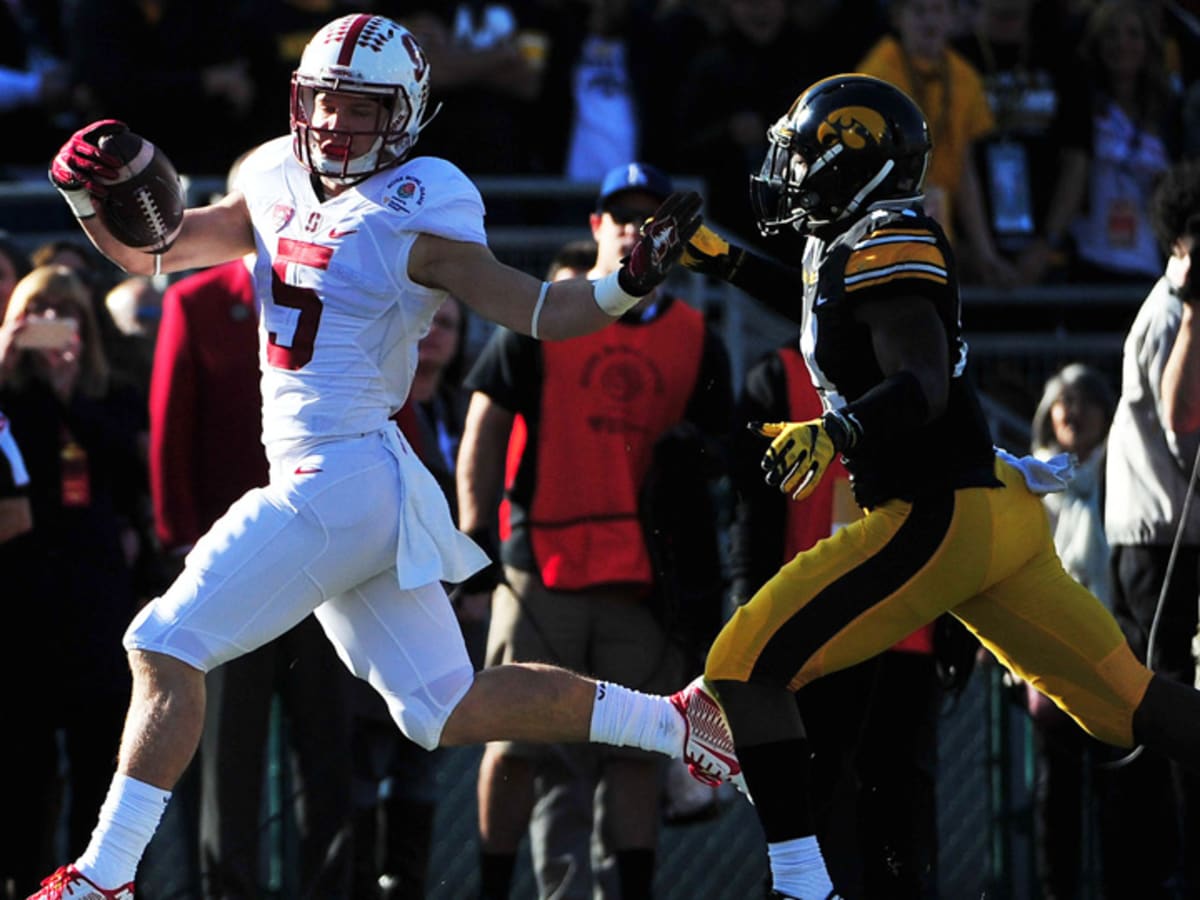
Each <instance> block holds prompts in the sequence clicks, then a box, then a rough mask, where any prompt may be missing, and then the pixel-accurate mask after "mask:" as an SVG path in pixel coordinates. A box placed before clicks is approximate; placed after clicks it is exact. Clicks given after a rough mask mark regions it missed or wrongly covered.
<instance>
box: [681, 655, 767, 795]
mask: <svg viewBox="0 0 1200 900" xmlns="http://www.w3.org/2000/svg"><path fill="white" fill-rule="evenodd" d="M669 699H670V701H671V705H672V706H674V707H675V708H676V709H677V710H679V714H680V715H681V716H683V723H684V736H683V761H684V762H685V763H687V767H688V771H689V772H691V773H692V777H693V778H695V779H697V780H699V781H702V782H704V783H705V784H707V785H711V786H713V787H716V786H717V785H719V784H720V783H721V782H723V781H728V782H729V783H730V784H732V785H733V786H734V787H736V788H737V789H738V790H739V791H741V792H742V793H743V794H745V795H746V796H747V797H749V796H750V792H749V791H748V790H747V788H746V779H745V777H744V776H743V775H742V766H741V764H740V763H739V762H738V758H737V752H736V751H735V750H734V747H733V733H732V732H731V731H730V729H729V721H728V720H727V719H726V718H725V711H724V710H723V709H721V704H720V702H719V701H718V700H717V695H716V693H715V692H714V691H713V689H712V687H711V686H709V684H708V682H707V681H705V680H704V676H703V675H701V676H700V677H699V678H697V679H696V680H695V681H693V682H692V683H691V684H689V685H688V686H687V687H685V688H684V689H683V690H681V691H678V692H677V693H674V694H672V695H671V696H670V698H669Z"/></svg>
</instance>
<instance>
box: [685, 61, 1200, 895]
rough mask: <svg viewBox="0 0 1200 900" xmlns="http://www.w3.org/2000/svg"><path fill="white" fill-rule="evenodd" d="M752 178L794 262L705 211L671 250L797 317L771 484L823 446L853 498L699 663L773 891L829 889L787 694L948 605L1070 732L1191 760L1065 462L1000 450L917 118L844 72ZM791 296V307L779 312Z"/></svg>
mask: <svg viewBox="0 0 1200 900" xmlns="http://www.w3.org/2000/svg"><path fill="white" fill-rule="evenodd" d="M768 136H769V139H770V148H769V150H768V152H767V156H766V159H765V161H764V162H763V166H762V170H761V172H760V174H759V175H757V176H755V177H754V178H753V179H752V191H753V199H754V202H755V208H756V212H757V216H758V221H759V227H760V228H761V229H762V230H763V232H764V233H767V234H769V233H772V232H774V231H776V230H778V229H780V228H783V227H785V226H791V227H792V228H795V229H796V230H797V231H799V232H800V233H802V234H804V235H806V236H807V239H806V243H805V245H804V257H803V265H802V266H801V267H800V268H799V269H789V268H788V267H786V266H783V265H782V264H780V263H778V262H775V261H771V260H767V259H764V258H762V257H759V256H756V255H752V254H749V253H747V252H746V251H745V250H744V249H742V248H740V247H736V246H732V245H730V244H729V243H728V242H727V241H725V240H724V239H723V238H721V237H720V236H718V235H717V234H715V233H714V232H712V231H711V230H709V229H707V228H702V229H701V231H700V232H699V233H698V234H697V235H696V236H695V237H694V238H693V239H692V241H691V244H690V247H689V252H688V254H687V255H686V256H685V259H684V264H685V265H689V266H690V267H691V268H693V269H696V270H699V271H701V272H705V273H708V274H712V275H715V276H718V277H721V278H725V279H727V280H729V281H731V282H732V283H733V284H735V285H737V286H739V287H741V288H743V289H744V290H746V291H747V292H748V293H750V294H751V295H752V296H756V297H758V298H760V299H762V300H763V301H764V302H766V303H768V304H770V305H772V306H774V307H776V308H778V309H779V310H780V311H781V312H784V313H786V314H788V315H790V316H791V317H792V318H793V319H797V318H798V319H799V321H800V322H801V338H800V346H801V350H802V351H803V354H804V356H805V359H806V362H807V364H808V368H809V371H810V373H811V375H812V378H813V382H814V384H816V385H817V386H818V388H819V389H820V391H821V394H822V399H823V405H824V409H825V412H824V414H823V415H822V416H821V417H820V418H818V419H814V420H811V421H807V422H774V423H763V424H761V425H759V426H758V430H759V432H760V433H761V434H762V435H764V436H765V437H767V438H770V439H771V440H770V445H769V447H767V449H766V452H765V455H764V456H763V460H762V467H763V469H764V470H765V472H766V478H767V481H768V483H770V484H773V485H776V486H778V487H779V488H780V489H781V490H782V491H784V492H785V493H787V494H789V495H791V496H792V497H793V498H794V499H796V500H803V499H804V498H805V497H807V496H808V494H809V493H811V492H812V490H813V489H814V488H815V486H816V484H817V482H818V481H819V480H820V479H821V477H822V475H823V474H824V472H825V469H826V467H827V466H828V465H829V463H830V461H831V460H832V459H833V458H834V456H835V455H837V454H841V455H842V456H843V458H844V461H845V464H846V467H847V469H848V470H849V471H850V473H851V476H852V479H853V489H854V494H855V499H856V501H857V502H858V504H859V505H860V506H861V507H863V509H864V510H866V513H867V514H866V515H865V516H864V517H863V518H861V519H859V520H857V521H855V522H853V523H851V524H849V525H847V526H846V527H845V528H843V529H841V530H840V531H838V532H837V533H836V534H835V535H833V536H832V537H830V538H828V539H826V540H823V541H821V542H819V543H818V544H817V545H816V546H815V547H813V548H812V549H811V550H808V551H806V552H803V553H801V554H799V555H797V556H796V557H795V558H793V559H792V560H791V561H790V562H788V563H787V564H785V565H784V566H783V568H781V569H780V570H779V572H778V573H777V574H776V575H775V576H774V577H773V578H771V579H770V580H769V581H768V582H767V583H766V584H765V585H764V586H763V587H762V588H761V589H760V590H759V591H758V592H757V593H756V594H755V595H754V596H753V597H752V598H751V599H750V600H749V601H748V602H747V603H746V604H745V605H744V606H742V607H740V608H739V609H738V610H737V612H736V613H735V614H734V615H733V616H732V617H731V619H730V620H729V622H728V623H727V624H726V625H725V627H724V629H723V630H722V632H721V633H720V635H719V636H718V637H717V639H716V641H715V643H714V644H713V646H712V649H711V651H710V653H709V656H708V660H707V665H706V671H705V676H706V677H707V679H708V681H709V682H710V683H711V685H712V686H713V688H714V689H715V690H716V692H717V694H718V695H719V697H720V700H721V702H722V704H723V706H724V707H725V711H726V714H727V716H728V719H729V723H730V726H731V729H732V732H733V735H734V740H735V744H736V749H737V754H738V758H739V760H740V762H741V766H742V770H743V772H744V775H745V779H746V782H747V784H748V787H749V791H750V794H751V796H752V797H753V799H754V801H755V808H756V810H757V811H758V814H759V817H760V819H761V821H762V825H763V829H764V832H765V834H766V838H767V842H768V850H769V856H770V862H771V872H772V877H773V881H774V885H773V887H774V891H773V894H772V896H775V897H780V898H803V900H810V898H824V897H826V896H829V895H831V893H832V890H833V886H832V884H831V883H830V880H829V876H828V874H827V873H826V870H825V865H824V861H823V860H822V858H821V854H820V850H819V849H818V847H817V845H816V841H815V839H814V838H813V836H812V835H813V831H814V829H813V821H812V813H811V809H810V806H809V801H808V779H809V773H808V757H809V753H808V748H807V746H806V743H807V742H806V739H805V735H804V730H803V727H802V723H801V722H800V719H799V716H798V713H797V711H796V705H795V703H794V702H793V699H792V697H791V695H790V692H791V691H796V690H799V689H800V688H802V687H803V686H804V685H805V684H807V683H809V682H811V681H812V680H813V679H815V678H818V677H820V676H821V675H824V674H826V673H829V672H833V671H836V670H839V669H842V668H845V667H847V666H850V665H853V664H854V663H857V662H860V661H862V660H864V659H866V658H868V657H871V656H873V655H875V654H878V653H880V652H882V651H883V650H885V649H886V648H888V647H889V646H891V645H892V644H894V643H895V642H896V641H897V640H899V639H900V638H902V637H904V636H905V635H907V634H909V633H910V632H912V631H913V630H914V629H916V628H918V627H920V626H921V625H924V624H925V623H927V622H930V621H932V620H933V619H934V618H935V617H936V616H938V615H939V614H941V613H943V612H947V611H949V612H952V613H953V615H955V616H956V617H958V618H959V619H960V620H961V621H962V622H963V623H965V624H966V626H967V627H968V628H969V629H970V630H971V631H972V632H974V633H975V635H976V636H977V637H978V638H979V640H980V641H981V642H982V643H983V645H984V646H985V647H987V648H988V650H990V651H991V652H992V653H993V654H994V655H995V656H996V657H997V658H998V659H999V660H1000V661H1001V662H1002V663H1003V664H1004V665H1005V666H1007V667H1008V668H1009V669H1011V670H1012V671H1013V672H1014V673H1015V674H1016V675H1018V676H1019V677H1021V678H1023V679H1024V680H1026V681H1028V682H1029V683H1031V684H1033V685H1034V686H1035V687H1037V688H1038V689H1039V690H1041V691H1042V692H1043V693H1045V694H1046V695H1047V696H1049V697H1050V698H1052V699H1053V700H1054V701H1055V702H1056V703H1057V704H1058V705H1059V706H1061V707H1062V708H1063V709H1064V710H1065V711H1066V712H1067V713H1068V714H1070V715H1071V716H1072V717H1073V718H1074V719H1075V720H1076V721H1077V722H1078V723H1079V724H1080V725H1081V726H1082V727H1083V728H1084V729H1086V730H1087V731H1088V732H1090V733H1091V734H1092V735H1094V736H1096V737H1097V738H1099V739H1101V740H1103V741H1106V742H1108V743H1110V744H1114V745H1117V746H1122V747H1129V746H1132V745H1133V744H1134V743H1135V742H1142V743H1144V744H1145V745H1147V746H1151V747H1154V748H1156V749H1158V750H1160V751H1162V752H1164V753H1166V754H1167V755H1169V756H1172V757H1173V758H1176V759H1185V758H1186V759H1190V760H1192V761H1196V760H1200V693H1197V692H1195V691H1193V690H1191V689H1190V688H1187V687H1185V686H1182V685H1179V684H1178V683H1172V682H1169V681H1166V680H1164V679H1163V678H1161V677H1160V676H1157V675H1154V674H1152V673H1151V672H1150V671H1149V670H1148V669H1147V668H1145V667H1144V666H1143V665H1142V664H1141V663H1140V662H1138V660H1137V659H1136V658H1135V657H1134V655H1133V653H1132V652H1131V651H1130V649H1129V646H1128V645H1127V644H1126V642H1125V639H1124V637H1123V636H1122V633H1121V630H1120V628H1118V626H1117V623H1116V622H1115V621H1114V620H1113V618H1112V616H1111V615H1110V614H1109V613H1108V611H1107V610H1106V609H1105V608H1104V607H1103V606H1102V605H1101V603H1100V602H1099V601H1098V600H1096V598H1095V597H1093V596H1092V595H1091V594H1090V593H1088V592H1087V591H1086V590H1085V589H1084V588H1083V587H1081V586H1080V585H1079V584H1078V583H1077V582H1076V581H1074V580H1073V579H1072V578H1071V576H1070V575H1068V574H1067V573H1066V572H1065V571H1064V570H1063V567H1062V564H1061V563H1060V562H1059V559H1058V556H1057V554H1056V552H1055V549H1054V545H1053V543H1052V541H1051V535H1050V532H1049V527H1048V525H1047V520H1046V515H1045V512H1044V510H1043V507H1042V502H1041V499H1040V497H1039V494H1042V493H1045V492H1047V491H1048V490H1058V489H1061V488H1062V487H1063V486H1064V483H1065V482H1064V479H1065V478H1066V477H1069V469H1070V464H1069V461H1067V460H1065V459H1061V460H1057V461H1053V462H1051V463H1043V462H1039V461H1037V460H1034V459H1032V458H1024V459H1016V458H1015V457H1012V456H1010V455H1009V454H1006V453H1004V452H1003V451H999V450H997V449H996V448H994V446H993V443H992V436H991V434H990V433H989V430H988V426H987V423H986V420H985V419H984V417H983V415H982V413H981V411H980V406H979V403H978V400H977V398H976V395H975V393H974V391H973V389H972V387H971V385H970V383H969V382H968V380H967V377H966V374H967V373H966V363H967V348H966V344H965V342H964V341H963V339H962V329H961V325H960V321H959V305H960V304H959V296H958V293H959V292H958V283H957V277H956V271H955V263H954V258H953V255H952V253H951V249H950V246H949V244H948V242H947V240H946V237H945V235H944V233H943V232H942V229H941V228H940V227H939V225H938V223H937V222H935V221H934V220H933V219H931V218H929V217H927V216H926V215H924V213H923V212H922V208H921V194H922V187H923V182H924V176H925V169H926V165H927V162H928V158H929V151H930V141H929V131H928V128H927V125H926V122H925V119H924V117H923V116H922V114H921V112H920V110H919V109H918V108H917V106H916V105H915V104H914V103H913V102H912V100H911V99H910V98H909V97H908V96H907V95H905V94H904V93H903V92H901V91H900V90H898V89H897V88H895V87H893V86H891V85H890V84H888V83H887V82H884V81H880V80H878V79H875V78H871V77H868V76H864V75H840V76H835V77H833V78H829V79H825V80H823V81H820V82H817V83H816V84H815V85H813V86H812V87H810V88H809V89H808V90H807V91H805V92H804V93H803V94H802V95H801V96H800V97H799V98H798V99H797V100H796V102H795V103H794V104H793V105H792V108H791V109H790V110H789V111H788V113H787V114H786V115H785V116H784V117H783V118H781V119H780V120H779V121H778V122H776V123H775V125H774V126H772V128H771V129H770V131H769V133H768ZM789 305H790V306H792V307H793V308H791V309H788V308H787V307H788V306H789Z"/></svg>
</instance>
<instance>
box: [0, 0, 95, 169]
mask: <svg viewBox="0 0 1200 900" xmlns="http://www.w3.org/2000/svg"><path fill="white" fill-rule="evenodd" d="M64 6H65V4H60V3H43V2H38V0H6V2H4V3H0V129H3V133H4V134H14V135H15V134H19V135H20V136H21V139H20V140H19V141H13V142H12V143H13V146H12V147H9V148H7V149H6V150H5V152H4V161H3V162H2V163H0V180H9V179H12V180H17V179H32V178H36V179H37V180H38V181H39V182H40V181H41V177H42V169H43V167H44V166H45V161H46V157H48V156H50V155H51V154H53V153H54V148H55V147H56V146H57V145H58V143H59V142H60V140H61V134H60V132H61V130H62V128H63V127H64V125H66V126H67V127H69V128H73V127H75V125H74V117H73V114H74V113H75V112H76V107H77V106H78V105H79V104H80V103H82V102H84V99H85V97H84V93H83V90H82V88H81V87H80V86H79V85H77V84H76V82H75V80H74V79H73V78H72V75H71V71H70V67H69V66H68V65H67V62H66V52H65V47H64V45H63V34H62V21H61V16H62V9H63V7H64Z"/></svg>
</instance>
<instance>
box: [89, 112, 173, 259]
mask: <svg viewBox="0 0 1200 900" xmlns="http://www.w3.org/2000/svg"><path fill="white" fill-rule="evenodd" d="M99 146H100V149H101V150H103V151H105V152H106V153H111V154H112V155H113V156H115V157H117V158H118V159H119V160H121V163H122V165H121V168H120V169H118V170H117V177H116V178H112V179H107V178H106V179H100V183H101V184H103V185H104V186H105V187H106V188H107V194H106V195H105V196H104V197H99V198H96V201H95V203H96V208H97V209H98V210H99V211H100V214H101V215H102V216H103V217H104V222H105V224H106V225H108V230H109V231H111V232H112V235H113V237H115V238H116V239H117V240H119V241H120V242H121V243H122V244H125V245H126V246H128V247H133V248H135V249H137V250H144V251H145V252H146V253H165V252H166V251H167V250H168V249H169V248H170V246H171V244H172V243H173V242H174V240H175V238H176V237H177V236H178V235H179V229H180V226H181V225H182V224H183V211H184V209H185V208H186V206H187V203H186V200H185V198H184V195H183V185H182V183H181V182H180V180H179V173H177V172H176V171H175V166H174V165H173V164H172V162H171V160H169V159H168V158H167V155H166V154H165V153H163V152H162V151H161V150H159V149H158V148H157V147H156V146H154V144H152V143H150V142H149V141H148V140H146V139H145V138H143V137H139V136H138V135H136V134H134V133H133V132H132V131H124V132H121V133H119V134H111V135H106V136H105V137H102V138H100V142H99Z"/></svg>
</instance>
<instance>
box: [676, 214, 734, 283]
mask: <svg viewBox="0 0 1200 900" xmlns="http://www.w3.org/2000/svg"><path fill="white" fill-rule="evenodd" d="M745 255H746V251H745V250H743V249H742V248H741V247H738V246H737V245H735V244H730V243H729V241H727V240H725V238H723V237H721V236H720V235H719V234H717V233H716V232H715V231H713V230H712V229H711V228H709V227H708V226H707V225H701V226H700V228H699V229H697V231H696V233H695V234H693V235H692V236H691V238H690V239H689V240H688V243H687V247H685V248H684V250H683V256H681V257H680V258H679V262H680V263H681V264H682V265H683V267H684V268H686V269H691V270H692V271H693V272H700V273H702V274H704V275H712V276H714V277H716V278H720V279H722V280H725V281H728V280H729V278H730V276H732V275H733V273H734V272H735V271H736V270H737V267H738V266H740V265H741V264H742V260H743V258H744V257H745Z"/></svg>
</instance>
